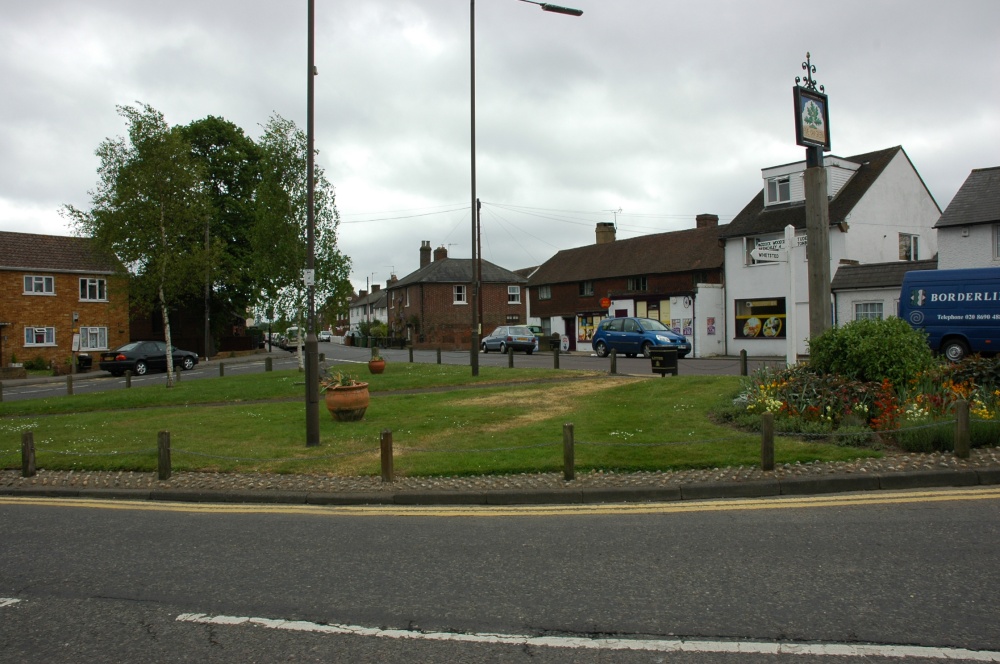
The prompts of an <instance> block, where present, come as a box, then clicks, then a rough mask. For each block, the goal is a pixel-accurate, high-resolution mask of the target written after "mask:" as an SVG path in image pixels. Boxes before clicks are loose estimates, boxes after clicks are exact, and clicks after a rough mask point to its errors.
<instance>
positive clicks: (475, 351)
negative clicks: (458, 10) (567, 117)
mask: <svg viewBox="0 0 1000 664" xmlns="http://www.w3.org/2000/svg"><path fill="white" fill-rule="evenodd" d="M310 2H312V0H310ZM521 2H527V3H530V4H533V5H538V6H539V7H541V8H542V11H546V12H552V13H554V14H566V15H567V16H583V10H581V9H573V8H570V7H560V6H559V5H553V4H550V3H547V2H535V0H521ZM469 53H470V57H469V61H470V65H471V67H470V72H471V76H470V78H471V86H470V87H471V95H472V102H471V104H470V108H471V113H472V122H471V125H472V136H471V145H472V261H471V262H470V263H469V267H470V280H469V281H470V283H471V288H470V290H471V291H472V292H471V293H470V297H469V298H468V300H469V304H470V305H471V306H470V307H469V308H470V309H471V312H472V313H471V318H472V347H471V348H470V349H469V364H471V365H472V375H473V376H478V375H479V334H480V332H481V330H480V329H479V325H480V320H479V297H480V293H479V289H480V288H481V286H482V285H481V283H480V282H481V280H482V275H481V274H480V273H479V271H478V270H477V268H476V265H477V264H478V263H479V262H480V261H481V260H482V257H481V256H479V249H478V248H477V247H479V224H478V217H479V200H478V199H477V198H476V0H469Z"/></svg>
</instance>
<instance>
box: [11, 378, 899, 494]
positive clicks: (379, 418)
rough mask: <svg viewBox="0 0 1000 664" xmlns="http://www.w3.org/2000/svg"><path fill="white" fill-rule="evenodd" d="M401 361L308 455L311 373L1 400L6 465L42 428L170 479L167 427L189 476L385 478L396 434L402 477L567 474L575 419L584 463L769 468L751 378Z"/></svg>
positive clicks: (784, 441)
mask: <svg viewBox="0 0 1000 664" xmlns="http://www.w3.org/2000/svg"><path fill="white" fill-rule="evenodd" d="M470 373H471V372H470V370H469V368H468V367H461V366H448V365H431V364H409V363H390V364H388V365H387V367H386V371H385V373H384V374H382V375H378V376H370V375H367V373H365V374H360V373H359V374H358V378H359V379H361V380H367V381H369V389H370V391H371V405H370V406H369V407H368V411H367V412H366V414H365V417H364V419H363V420H362V421H360V422H336V421H334V420H333V419H332V418H331V417H330V415H329V414H328V413H327V412H326V409H325V406H324V404H323V402H322V395H321V402H320V445H319V446H317V447H311V448H307V447H306V446H305V404H304V392H305V386H304V384H303V380H304V376H303V374H302V373H299V372H297V371H275V372H270V373H262V374H252V375H240V376H233V377H228V376H227V377H223V378H213V379H207V380H197V381H195V380H189V381H184V380H183V379H182V380H181V381H180V382H179V383H178V384H177V385H176V386H175V387H173V388H170V389H167V388H166V387H164V386H152V387H142V388H132V389H129V390H124V389H122V390H118V391H113V392H103V393H96V394H84V395H74V396H61V397H58V398H53V399H37V400H28V401H18V402H12V403H0V467H4V468H19V467H20V463H21V461H20V445H21V434H22V432H24V431H32V432H33V433H34V440H35V447H36V455H37V465H38V467H39V468H45V469H48V470H67V469H75V470H139V471H153V470H155V469H156V441H157V432H159V431H169V432H170V435H171V449H172V454H171V456H172V463H173V469H174V470H175V471H197V470H201V471H228V472H241V471H263V472H277V473H318V474H329V475H377V474H379V472H380V471H379V439H380V435H381V432H382V431H384V430H389V431H391V432H392V438H393V445H394V466H395V471H396V473H397V475H410V476H420V475H424V476H427V475H438V476H441V475H444V476H449V475H470V474H494V473H521V472H526V473H535V472H558V471H561V470H562V439H563V425H564V424H566V423H572V424H573V426H574V433H575V441H576V452H575V456H576V468H577V470H578V471H586V470H590V469H605V470H630V471H635V470H671V469H682V468H706V467H707V468H714V467H722V466H738V465H756V464H758V463H760V436H759V434H755V433H745V432H740V431H736V430H734V429H732V428H729V427H726V426H722V425H718V424H714V423H713V422H712V420H711V418H710V412H711V410H712V409H713V407H715V406H716V405H717V404H719V403H720V402H721V401H723V400H728V399H731V398H732V396H733V395H734V394H735V393H736V390H737V388H738V386H739V378H738V377H736V376H674V377H667V378H656V377H648V378H646V377H644V378H634V377H624V376H608V375H606V374H604V373H587V372H577V371H557V370H552V369H508V368H500V367H481V368H480V375H479V376H478V377H475V378H474V377H472V376H471V375H470ZM863 456H879V453H878V452H876V451H873V450H867V449H856V448H850V447H838V446H835V445H831V444H825V443H817V442H802V441H799V440H795V439H792V438H780V437H779V438H778V439H777V440H776V443H775V459H776V462H777V463H794V462H796V461H801V462H807V461H833V460H843V459H853V458H858V457H863Z"/></svg>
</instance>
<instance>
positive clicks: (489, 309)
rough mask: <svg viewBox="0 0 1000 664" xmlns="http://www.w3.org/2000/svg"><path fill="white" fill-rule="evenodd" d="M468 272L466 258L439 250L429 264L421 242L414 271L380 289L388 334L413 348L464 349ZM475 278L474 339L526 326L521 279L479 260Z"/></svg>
mask: <svg viewBox="0 0 1000 664" xmlns="http://www.w3.org/2000/svg"><path fill="white" fill-rule="evenodd" d="M474 267H475V263H474V261H473V260H472V259H471V258H449V257H448V250H447V249H446V248H444V247H438V248H437V249H435V250H434V259H433V260H431V245H430V242H428V241H426V240H425V241H423V242H422V243H421V245H420V267H419V268H418V269H417V270H416V271H415V272H412V273H410V274H408V275H407V276H405V277H403V278H402V279H399V280H397V281H396V282H395V283H391V284H390V285H388V286H387V287H386V289H385V291H386V296H387V298H388V318H389V330H390V334H393V335H395V336H405V337H406V339H407V340H408V341H409V342H410V343H411V344H413V346H414V347H415V348H421V347H423V348H451V349H456V350H457V349H467V348H470V346H471V344H472V311H471V310H470V309H469V307H470V306H471V301H472V298H471V297H470V294H471V291H472V287H473V284H474V282H475V272H474ZM481 274H482V276H481V281H480V283H481V286H480V296H479V320H480V321H481V322H482V332H480V336H482V335H483V334H489V332H491V331H492V330H493V329H494V328H495V327H496V326H498V325H507V324H511V325H512V324H518V323H521V324H523V323H526V322H527V308H526V300H527V297H526V296H525V294H524V291H525V289H526V286H527V280H526V279H525V278H524V277H521V276H519V275H517V274H515V273H514V272H511V271H510V270H506V269H504V268H502V267H499V266H497V265H494V264H493V263H490V262H489V261H482V267H481Z"/></svg>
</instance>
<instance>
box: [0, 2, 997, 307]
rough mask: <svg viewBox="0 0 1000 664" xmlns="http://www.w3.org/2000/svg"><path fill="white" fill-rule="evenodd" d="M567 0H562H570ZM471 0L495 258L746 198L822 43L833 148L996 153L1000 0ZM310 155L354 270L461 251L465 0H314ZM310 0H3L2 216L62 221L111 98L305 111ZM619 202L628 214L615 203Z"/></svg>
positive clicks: (923, 164) (89, 168)
mask: <svg viewBox="0 0 1000 664" xmlns="http://www.w3.org/2000/svg"><path fill="white" fill-rule="evenodd" d="M560 2H561V0H560ZM562 4H566V5H569V6H573V7H576V8H578V9H582V10H583V11H584V14H583V16H581V17H579V18H575V17H571V16H564V15H560V14H554V13H548V12H543V11H541V10H540V8H539V7H538V6H536V5H532V4H528V3H526V2H523V1H519V0H479V1H478V2H477V3H476V21H475V24H476V63H477V72H476V126H477V150H476V152H477V171H478V194H479V197H480V199H482V201H483V215H482V226H483V258H484V259H486V260H489V261H491V262H494V263H496V264H498V265H500V266H502V267H505V268H508V269H519V268H524V267H529V266H533V265H538V264H540V263H542V262H544V261H545V260H547V259H548V258H549V257H551V256H552V254H554V253H555V252H556V251H558V250H560V249H568V248H572V247H578V246H582V245H585V244H589V243H592V242H594V228H595V224H596V223H597V222H600V221H610V222H616V223H617V226H618V237H619V238H627V237H635V236H639V235H645V234H650V233H658V232H664V231H672V230H681V229H687V228H693V227H694V218H695V215H697V214H699V213H706V212H707V213H714V214H718V215H719V217H720V219H721V222H722V223H725V222H728V221H729V220H731V219H732V218H733V217H734V216H735V215H736V214H737V213H738V212H739V211H740V210H741V209H742V208H743V207H744V206H745V205H746V203H747V202H748V201H749V200H750V199H751V198H753V197H754V196H755V195H756V194H757V192H758V191H759V190H760V189H761V186H762V183H761V179H760V170H761V169H762V168H764V167H767V166H774V165H779V164H785V163H789V162H794V161H799V160H801V159H803V158H804V151H803V149H802V148H800V147H798V146H796V145H795V132H794V123H793V118H792V110H793V109H792V86H793V85H794V83H795V77H796V76H804V75H805V72H804V71H803V70H802V66H801V65H802V63H803V61H804V60H805V56H806V52H807V51H808V52H811V54H812V63H813V64H814V65H815V66H816V68H817V71H816V74H815V78H816V80H817V81H818V82H819V83H820V84H822V85H824V86H825V88H826V92H827V93H828V94H829V95H830V127H831V135H832V144H833V149H832V150H831V152H830V154H833V155H838V156H844V157H846V156H850V155H852V154H859V153H863V152H869V151H872V150H878V149H882V148H887V147H891V146H894V145H902V146H903V148H904V149H905V150H906V152H907V154H908V155H909V157H910V159H911V160H912V161H913V163H914V165H915V166H916V168H917V171H918V172H919V173H920V174H921V176H922V177H923V179H924V182H925V183H926V185H927V187H928V188H929V190H930V192H931V194H932V195H933V196H934V198H935V199H936V200H937V202H938V205H939V206H940V207H941V209H942V210H943V209H944V208H945V207H947V205H948V203H949V202H950V201H951V199H952V197H953V196H954V194H955V192H956V191H957V189H958V188H959V187H960V186H961V184H962V182H963V181H964V180H965V178H966V177H967V176H968V174H969V171H971V170H972V169H973V168H983V167H989V166H997V165H1000V85H998V84H1000V40H998V39H997V26H998V25H1000V2H997V0H954V1H951V2H941V1H940V0H863V1H858V0H838V1H837V2H829V3H803V2H800V1H795V2H792V1H791V0H788V1H786V0H761V1H758V2H747V1H746V0H733V1H721V0H699V2H681V1H680V0H566V2H565V3H562ZM316 5H317V8H316V42H317V49H316V65H317V68H318V71H319V76H318V77H317V78H316V146H317V148H318V149H319V155H318V157H317V163H318V164H320V165H321V166H322V167H323V168H324V169H325V170H326V174H327V177H328V179H329V180H330V181H331V182H332V183H333V185H334V186H335V187H336V191H337V207H338V209H339V211H340V214H341V220H342V223H341V226H340V234H339V237H340V246H341V248H342V249H343V251H344V252H345V253H346V254H347V255H349V256H350V257H351V258H352V260H353V264H354V267H353V272H352V281H353V282H354V285H355V287H356V288H357V287H361V288H363V287H364V286H365V283H366V279H367V280H373V281H374V282H375V283H383V284H384V282H385V281H386V280H388V279H389V277H390V274H391V273H393V272H395V274H397V275H398V276H399V277H403V276H405V275H406V274H409V273H410V272H412V271H413V270H415V269H416V268H417V267H418V260H419V248H420V244H421V241H423V240H428V241H430V243H431V245H432V246H434V247H437V246H445V247H447V249H448V252H449V255H450V256H452V257H456V258H468V257H469V256H470V255H471V212H470V210H471V186H470V161H471V141H470V131H469V129H470V80H469V79H470V72H469V62H470V49H469V33H470V30H469V28H470V21H469V10H470V3H469V2H466V1H465V0H419V1H417V0H412V1H411V0H355V1H354V2H344V1H334V0H317V2H316ZM306 7H307V4H306V0H271V1H270V2H267V1H264V0H197V1H196V2H195V1H189V0H173V1H172V2H168V3H162V2H155V3H154V2H136V1H135V0H131V1H126V0H88V2H79V1H78V0H73V1H70V0H32V1H31V2H21V1H19V0H0V8H2V10H0V17H2V18H0V81H2V83H3V86H2V93H0V98H2V101H0V230H6V231H20V232H33V233H49V234H57V235H71V234H72V233H73V231H72V229H71V228H70V227H69V226H68V225H67V224H66V222H65V221H64V220H63V218H62V217H60V216H59V214H58V210H59V208H60V206H61V205H63V204H66V203H69V204H72V205H74V206H77V207H84V208H86V207H89V204H90V196H89V194H88V191H89V190H91V189H93V188H94V185H95V184H96V182H97V173H96V168H97V164H98V161H97V158H96V157H95V156H94V150H95V149H96V148H97V146H98V144H99V143H100V142H101V141H102V140H103V139H104V138H106V137H109V136H118V135H123V134H124V133H125V125H124V123H123V121H122V120H121V118H120V117H119V116H118V114H117V113H116V110H115V106H116V104H134V103H136V102H141V103H148V104H150V105H152V106H153V107H154V108H156V109H158V110H160V111H161V112H163V113H164V115H165V116H166V119H167V121H168V122H169V123H170V124H187V123H188V122H191V121H192V120H197V119H200V118H204V117H206V116H208V115H215V116H221V117H224V118H226V119H227V120H230V121H232V122H234V123H235V124H237V125H239V126H240V127H242V128H243V129H244V130H245V131H246V132H247V133H248V134H249V135H250V136H251V137H253V138H255V139H256V138H258V137H259V135H260V129H261V125H262V124H264V123H265V122H266V121H267V119H268V118H269V117H270V116H271V115H272V114H274V113H277V114H279V115H281V116H283V117H285V118H288V119H291V120H293V121H295V122H296V123H297V124H298V125H299V126H300V127H301V128H302V129H303V130H304V129H305V128H306V78H307V77H306V72H307V67H306V62H307V60H306V56H307V48H306V34H307V31H306V26H307V16H306ZM619 209H620V210H621V212H620V213H616V212H613V211H617V210H619Z"/></svg>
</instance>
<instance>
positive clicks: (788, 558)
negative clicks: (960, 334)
mask: <svg viewBox="0 0 1000 664" xmlns="http://www.w3.org/2000/svg"><path fill="white" fill-rule="evenodd" d="M0 523H2V524H3V536H2V538H0V661H5V662H6V661H10V662H22V661H25V662H27V661H39V662H41V661H44V662H78V661H86V660H96V661H121V662H126V661H146V662H177V661H198V662H217V661H218V662H223V661H225V662H272V661H298V662H442V661H455V662H528V661H531V662H533V663H535V662H560V663H561V662H625V663H626V664H630V663H632V662H664V661H669V662H836V663H837V664H844V663H847V664H850V663H851V662H855V661H862V660H863V661H865V662H882V661H885V662H889V661H900V659H899V658H900V657H906V655H907V654H909V655H910V656H909V657H907V658H906V661H908V662H918V661H927V662H931V661H942V658H944V657H951V658H952V659H953V660H955V659H957V660H958V661H963V660H967V661H973V660H972V658H971V656H965V655H963V652H964V651H963V650H962V649H974V650H976V651H980V652H979V658H978V659H977V660H976V661H1000V627H998V625H997V621H996V616H997V611H996V600H997V597H1000V575H997V573H996V570H997V568H998V564H1000V491H998V490H996V489H995V488H993V489H989V488H977V489H974V490H950V491H934V492H922V493H906V494H895V493H894V494H888V493H887V494H880V495H878V496H871V495H860V494H858V495H854V494H841V495H837V496H827V497H820V498H801V499H788V498H784V499H770V500H764V501H716V502H704V503H688V504H684V505H678V504H661V505H648V504H646V505H630V506H629V505H605V506H589V507H573V508H571V507H553V508H521V509H517V508H505V509H497V508H482V509H461V508H449V509H440V510H435V509H430V508H425V509H413V508H410V509H405V508H389V509H386V508H304V507H287V506H286V507H281V506H273V507H264V506H256V507H255V506H243V505H230V506H211V505H181V504H177V505H169V504H168V505H152V504H148V503H135V504H129V503H122V502H114V501H104V502H102V503H96V502H95V503H92V504H88V503H77V502H75V501H65V500H61V501H60V500H44V499H13V498H0ZM251 619H252V620H251ZM274 621H279V622H274ZM280 621H299V622H296V623H288V622H280ZM391 630H396V631H391ZM498 635H499V636H498ZM505 639H506V640H505ZM641 648H647V650H642V649H641ZM671 648H672V650H671ZM740 649H742V650H743V651H744V652H735V651H737V650H740ZM796 650H798V652H795V651H796ZM982 651H985V652H982ZM826 652H829V653H833V652H836V653H839V654H838V656H835V657H834V656H832V655H829V654H824V653H826Z"/></svg>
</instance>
